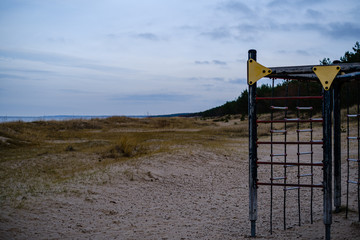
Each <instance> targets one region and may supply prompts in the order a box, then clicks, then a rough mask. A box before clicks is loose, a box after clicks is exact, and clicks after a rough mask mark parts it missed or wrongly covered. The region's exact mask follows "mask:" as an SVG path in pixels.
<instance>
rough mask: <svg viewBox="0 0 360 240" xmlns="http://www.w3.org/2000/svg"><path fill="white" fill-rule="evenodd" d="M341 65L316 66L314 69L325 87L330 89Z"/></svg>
mask: <svg viewBox="0 0 360 240" xmlns="http://www.w3.org/2000/svg"><path fill="white" fill-rule="evenodd" d="M340 69H341V67H340V66H315V67H313V71H314V73H315V74H316V76H317V77H318V78H319V80H320V82H321V84H322V86H323V88H324V89H325V90H326V91H328V90H330V87H331V84H332V82H333V81H334V79H335V77H336V75H337V74H338V73H339V71H340Z"/></svg>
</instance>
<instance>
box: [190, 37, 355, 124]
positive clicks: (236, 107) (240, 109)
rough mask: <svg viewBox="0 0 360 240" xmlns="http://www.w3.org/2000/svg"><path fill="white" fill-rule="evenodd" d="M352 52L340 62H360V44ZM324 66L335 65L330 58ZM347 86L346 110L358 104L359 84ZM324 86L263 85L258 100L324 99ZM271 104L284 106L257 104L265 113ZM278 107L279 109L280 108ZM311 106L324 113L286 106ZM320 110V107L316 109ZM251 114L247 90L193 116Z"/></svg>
mask: <svg viewBox="0 0 360 240" xmlns="http://www.w3.org/2000/svg"><path fill="white" fill-rule="evenodd" d="M352 49H353V52H350V51H346V52H345V54H344V56H342V57H340V62H343V63H349V62H360V43H359V42H356V43H355V46H354V47H353V48H352ZM320 64H321V65H329V64H332V61H331V60H330V59H329V58H324V59H322V60H320ZM346 85H347V86H345V87H342V90H341V91H342V92H341V106H342V107H345V106H346V105H347V104H349V105H350V106H351V105H353V104H355V103H357V102H358V98H359V92H358V89H360V88H359V87H360V83H358V82H350V83H347V84H346ZM321 91H322V90H321V85H320V84H319V83H316V82H301V81H283V82H282V83H279V84H276V85H275V86H274V88H273V87H272V86H271V85H270V84H263V85H261V86H259V87H257V89H256V93H257V95H258V96H262V97H270V96H287V95H288V96H297V95H301V96H318V95H321ZM270 104H273V105H274V106H281V104H284V103H283V102H282V103H281V102H276V101H275V100H274V101H273V102H272V103H271V102H270V101H261V104H258V112H260V113H266V112H269V111H270ZM277 104H278V105H277ZM299 104H301V106H309V104H310V105H314V107H315V109H314V110H315V111H321V104H313V103H310V102H309V100H305V101H304V100H302V101H301V103H299V102H298V100H296V101H289V102H288V103H287V106H288V107H289V109H294V108H295V107H296V106H299ZM316 106H317V107H316ZM247 113H248V90H247V89H245V90H243V91H242V92H241V94H240V96H239V97H238V98H237V99H236V100H233V101H228V102H226V103H225V104H223V105H221V106H218V107H214V108H211V109H209V110H206V111H203V112H199V113H195V114H191V115H196V116H201V117H215V116H225V115H234V114H241V115H243V116H244V115H247Z"/></svg>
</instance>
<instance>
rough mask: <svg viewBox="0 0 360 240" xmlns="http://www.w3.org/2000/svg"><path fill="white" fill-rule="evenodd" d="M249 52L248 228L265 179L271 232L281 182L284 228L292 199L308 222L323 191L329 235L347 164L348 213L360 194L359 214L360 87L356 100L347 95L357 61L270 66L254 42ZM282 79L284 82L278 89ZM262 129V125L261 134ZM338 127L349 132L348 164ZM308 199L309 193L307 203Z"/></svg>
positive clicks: (356, 81)
mask: <svg viewBox="0 0 360 240" xmlns="http://www.w3.org/2000/svg"><path fill="white" fill-rule="evenodd" d="M248 54H249V55H248V85H249V99H248V104H249V105H248V110H249V219H250V221H251V236H253V237H255V236H256V220H257V217H258V191H257V189H258V188H259V187H268V189H269V195H270V199H269V202H270V211H269V212H270V216H269V225H270V233H272V231H273V218H274V216H273V215H274V214H275V212H274V211H273V209H274V204H278V201H274V193H275V192H276V193H279V189H280V191H282V192H283V193H281V194H277V196H278V195H282V196H283V197H282V203H281V204H282V213H283V216H282V220H283V228H284V229H286V228H287V225H288V222H287V214H294V211H291V212H290V211H289V207H290V206H291V207H292V210H293V209H296V211H295V212H296V214H297V219H298V221H297V224H298V225H301V224H303V222H304V220H303V215H309V217H310V220H309V222H311V223H313V215H314V210H313V208H314V205H315V204H321V199H322V205H323V213H322V215H323V222H324V224H325V238H326V239H330V234H331V224H332V211H333V203H334V208H335V211H336V212H339V211H340V209H341V206H342V205H341V204H342V201H341V200H342V199H341V194H342V186H341V185H342V179H341V178H342V174H341V172H342V165H343V166H344V165H345V166H346V169H345V170H344V169H343V172H345V173H346V182H345V185H346V189H345V191H346V206H345V209H346V217H348V209H349V205H350V204H351V203H349V197H350V196H351V195H353V194H356V195H357V202H358V204H357V212H358V215H359V216H358V220H359V221H360V191H359V187H360V109H359V105H360V96H359V94H357V96H358V98H357V100H356V104H355V106H354V107H351V106H350V104H351V103H350V101H349V91H350V90H353V88H354V86H355V87H356V88H357V92H359V91H360V63H340V62H339V63H336V64H333V65H327V66H319V65H308V66H293V67H271V68H267V67H264V66H262V65H260V64H259V63H257V62H256V60H257V59H256V50H249V53H248ZM264 77H266V78H269V79H270V81H271V84H270V85H271V89H272V90H271V93H270V95H266V96H258V95H257V93H256V89H257V83H258V81H259V80H260V79H262V78H264ZM279 79H283V80H280V81H282V82H279ZM275 81H276V82H275ZM279 85H280V86H281V89H282V90H280V92H275V91H274V89H275V86H279ZM314 89H315V91H314ZM349 89H350V90H349ZM341 105H343V106H344V105H346V107H345V109H346V114H345V116H344V118H345V119H341ZM320 110H321V111H320ZM319 112H321V114H320V113H319ZM260 114H261V115H260ZM319 115H320V116H319ZM332 118H333V122H334V124H333V125H332ZM342 120H343V121H342ZM344 122H345V123H344ZM341 124H346V127H344V125H343V128H342V127H341ZM258 129H262V130H261V131H262V132H261V134H258ZM264 129H265V133H264ZM332 130H333V134H332ZM342 131H343V132H344V131H345V132H346V134H344V133H343V134H341V133H342ZM260 135H261V136H260ZM341 135H344V136H343V137H345V139H346V148H343V149H346V154H343V162H344V163H345V164H342V152H341V150H342V148H341ZM332 139H333V143H332ZM259 148H260V150H259ZM333 151H334V152H333ZM333 167H334V169H333ZM258 172H260V173H261V174H258ZM262 197H265V196H262ZM289 198H292V199H294V200H293V202H292V203H295V206H293V205H291V204H289V203H288V202H289V200H288V199H289ZM305 200H308V201H307V203H305V204H304V201H305ZM277 212H279V211H277Z"/></svg>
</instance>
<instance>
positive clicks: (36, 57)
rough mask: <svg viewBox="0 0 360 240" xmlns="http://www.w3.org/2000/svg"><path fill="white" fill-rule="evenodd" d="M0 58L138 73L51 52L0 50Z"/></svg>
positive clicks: (44, 72)
mask: <svg viewBox="0 0 360 240" xmlns="http://www.w3.org/2000/svg"><path fill="white" fill-rule="evenodd" d="M0 57H4V58H7V59H19V60H27V61H35V62H42V63H46V64H51V65H56V66H65V67H71V68H74V67H75V68H83V69H88V70H97V71H101V72H129V73H134V72H139V71H137V70H134V69H128V68H121V67H113V66H107V65H102V64H96V63H95V61H92V60H88V59H82V58H78V57H73V56H68V55H62V54H58V53H51V52H39V51H29V50H5V49H0ZM17 71H20V72H31V73H41V74H46V73H48V74H49V73H51V72H50V71H46V70H24V69H18V70H17Z"/></svg>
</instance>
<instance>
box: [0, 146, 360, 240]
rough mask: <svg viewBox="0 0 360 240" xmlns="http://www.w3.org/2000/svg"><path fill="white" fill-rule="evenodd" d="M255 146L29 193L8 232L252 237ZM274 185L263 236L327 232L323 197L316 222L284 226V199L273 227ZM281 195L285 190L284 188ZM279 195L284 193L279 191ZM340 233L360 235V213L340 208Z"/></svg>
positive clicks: (5, 224) (111, 171)
mask: <svg viewBox="0 0 360 240" xmlns="http://www.w3.org/2000/svg"><path fill="white" fill-rule="evenodd" d="M247 161H248V160H247V149H238V150H236V151H231V152H230V153H220V152H219V151H216V152H215V151H211V150H208V149H207V150H206V149H201V148H198V147H197V146H193V147H192V149H187V150H185V151H181V152H180V151H179V152H176V153H173V154H159V155H156V156H151V157H143V158H141V159H138V160H131V161H129V162H125V163H119V164H117V165H112V167H111V168H106V169H103V170H102V171H100V172H97V173H95V174H90V175H86V176H83V177H79V178H77V179H75V180H72V181H71V182H67V183H65V184H63V185H61V186H60V188H61V189H63V190H62V191H56V193H51V192H46V193H42V194H38V195H36V196H32V197H28V198H27V199H26V200H25V205H24V207H22V208H12V207H10V206H11V203H4V204H3V206H4V207H3V209H1V216H0V238H1V239H244V238H249V233H250V228H249V225H250V223H249V221H248V187H247V185H248V164H247ZM267 193H268V189H267V188H266V187H264V188H259V196H260V198H259V206H260V207H259V208H260V210H259V211H260V212H259V220H258V226H259V227H258V239H296V238H300V239H323V235H324V225H323V223H322V207H321V204H320V205H319V206H316V209H315V212H316V214H315V217H314V219H315V223H314V224H309V223H308V220H304V223H303V225H302V226H301V227H299V226H296V223H297V222H296V221H297V219H296V214H292V213H293V212H296V209H294V208H291V207H290V208H289V216H290V219H289V220H288V224H289V229H288V230H287V231H283V230H282V213H281V204H277V206H276V207H275V209H274V211H275V212H276V216H275V217H274V233H273V234H272V235H270V234H269V232H268V229H269V225H268V211H269V208H268V204H269V200H268V194H267ZM276 197H277V198H278V201H281V196H280V194H278V195H277V196H276ZM277 198H276V199H277ZM333 222H334V223H333V225H332V237H333V239H356V238H358V239H360V226H359V224H358V223H357V222H356V216H355V213H351V216H350V218H349V219H344V214H343V213H340V214H337V215H334V217H333Z"/></svg>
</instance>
